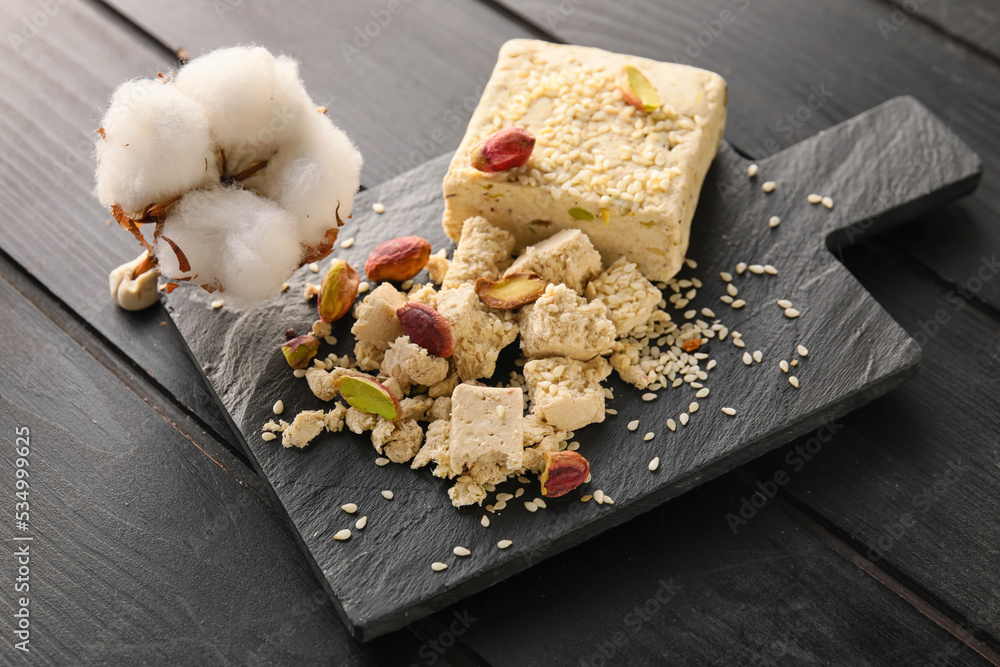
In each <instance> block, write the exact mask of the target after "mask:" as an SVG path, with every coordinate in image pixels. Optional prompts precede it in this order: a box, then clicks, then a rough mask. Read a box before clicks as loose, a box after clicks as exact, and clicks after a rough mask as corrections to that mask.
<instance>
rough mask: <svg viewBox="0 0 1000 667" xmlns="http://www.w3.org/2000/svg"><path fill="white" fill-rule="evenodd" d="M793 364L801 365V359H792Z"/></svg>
mask: <svg viewBox="0 0 1000 667" xmlns="http://www.w3.org/2000/svg"><path fill="white" fill-rule="evenodd" d="M791 365H792V366H798V365H799V360H798V359H792V364H791Z"/></svg>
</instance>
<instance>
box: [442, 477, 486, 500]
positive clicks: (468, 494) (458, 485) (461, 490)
mask: <svg viewBox="0 0 1000 667" xmlns="http://www.w3.org/2000/svg"><path fill="white" fill-rule="evenodd" d="M448 497H449V498H451V504H452V505H454V506H455V507H464V506H465V505H482V504H483V501H484V500H486V489H484V488H483V487H482V485H481V484H479V483H478V482H476V480H474V479H473V478H472V477H471V476H470V475H462V476H461V477H459V478H458V479H456V480H455V485H454V486H453V487H451V488H450V489H448Z"/></svg>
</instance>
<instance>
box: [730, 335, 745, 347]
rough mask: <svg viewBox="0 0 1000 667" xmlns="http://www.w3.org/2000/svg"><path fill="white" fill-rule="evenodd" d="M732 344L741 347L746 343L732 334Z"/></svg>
mask: <svg viewBox="0 0 1000 667" xmlns="http://www.w3.org/2000/svg"><path fill="white" fill-rule="evenodd" d="M733 345H735V346H736V347H743V346H745V345H746V343H744V342H743V339H742V338H737V337H736V336H733Z"/></svg>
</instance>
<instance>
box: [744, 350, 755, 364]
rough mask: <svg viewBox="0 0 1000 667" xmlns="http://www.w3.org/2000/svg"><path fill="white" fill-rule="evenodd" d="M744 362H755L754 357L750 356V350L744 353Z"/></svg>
mask: <svg viewBox="0 0 1000 667" xmlns="http://www.w3.org/2000/svg"><path fill="white" fill-rule="evenodd" d="M743 363H744V364H746V365H747V366H749V365H750V364H752V363H753V357H751V356H750V353H749V352H744V353H743Z"/></svg>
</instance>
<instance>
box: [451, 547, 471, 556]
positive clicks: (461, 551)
mask: <svg viewBox="0 0 1000 667" xmlns="http://www.w3.org/2000/svg"><path fill="white" fill-rule="evenodd" d="M451 552H452V553H453V554H455V555H456V556H471V555H472V552H471V551H469V550H468V549H466V548H465V547H455V548H454V549H452V550H451Z"/></svg>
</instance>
